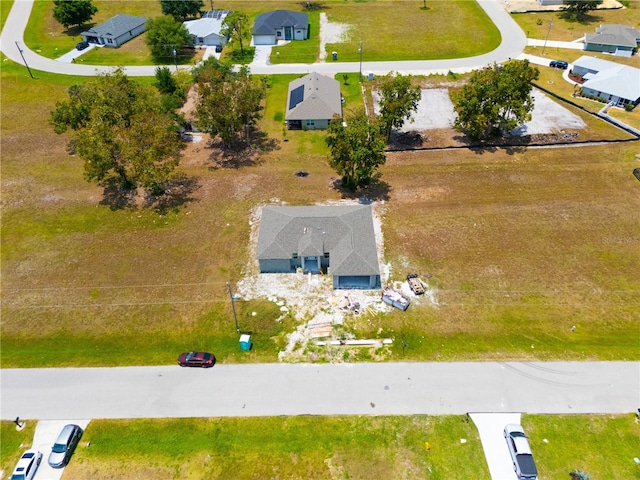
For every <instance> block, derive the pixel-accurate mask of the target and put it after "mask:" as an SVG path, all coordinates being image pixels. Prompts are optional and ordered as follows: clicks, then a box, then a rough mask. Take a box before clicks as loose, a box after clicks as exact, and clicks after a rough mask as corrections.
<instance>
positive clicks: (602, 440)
mask: <svg viewBox="0 0 640 480" xmlns="http://www.w3.org/2000/svg"><path fill="white" fill-rule="evenodd" d="M522 423H523V425H524V428H525V430H526V432H527V434H528V435H529V437H530V441H531V448H532V451H533V454H534V457H535V460H536V464H537V466H538V470H539V472H540V476H539V478H540V480H551V479H560V478H565V477H567V478H568V476H569V475H568V474H569V472H571V471H573V470H576V469H577V470H583V471H585V472H586V473H588V474H589V475H591V478H593V479H597V478H607V479H609V478H611V479H612V478H616V479H617V478H624V479H633V478H640V475H639V472H638V467H637V465H636V464H635V463H634V461H633V458H634V457H635V456H637V451H636V449H635V446H636V445H638V442H640V428H639V427H638V422H637V420H636V419H635V416H634V415H633V414H628V415H523V418H522ZM1 428H2V439H3V441H2V450H1V452H2V459H1V461H0V466H1V468H2V469H3V470H4V471H5V472H8V471H11V469H12V468H13V465H14V464H15V462H16V460H17V459H18V457H19V456H20V454H21V452H22V451H23V450H24V449H26V448H28V446H29V445H30V443H31V439H32V438H33V432H34V430H35V422H34V421H28V422H27V425H26V427H25V429H24V430H22V431H21V432H17V431H16V430H15V425H14V424H13V423H12V422H8V421H4V422H2V423H1ZM461 439H465V440H466V442H465V443H462V442H461V441H460V440H461ZM87 442H90V443H91V445H90V446H87ZM427 444H429V445H428V449H427ZM20 445H22V446H20ZM505 448H506V446H505ZM65 471H66V473H65V475H66V476H69V477H70V478H93V479H96V480H101V479H107V478H114V477H117V478H146V479H150V480H153V479H164V478H193V479H199V478H205V477H206V478H212V479H227V478H274V477H278V478H282V479H293V478H310V479H316V478H317V479H321V478H351V479H363V480H366V479H370V478H391V479H396V478H397V479H400V478H426V479H432V480H436V479H438V480H450V479H452V478H489V471H488V467H487V463H486V460H485V456H484V451H483V449H482V445H481V443H480V439H479V435H478V432H477V429H476V427H475V425H474V424H473V422H469V423H467V422H466V421H465V417H464V416H440V417H430V416H421V415H418V416H406V417H404V416H398V417H389V416H342V417H324V416H312V417H308V416H299V417H251V418H209V419H207V418H204V419H162V420H159V419H154V420H144V419H138V420H92V421H91V423H90V424H89V426H88V427H87V430H86V431H85V434H84V436H83V438H82V441H81V442H80V444H79V446H78V449H77V450H76V453H75V454H74V456H73V459H72V461H71V463H70V464H69V466H68V467H67V469H66V470H65Z"/></svg>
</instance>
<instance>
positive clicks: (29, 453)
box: [22, 452, 33, 458]
mask: <svg viewBox="0 0 640 480" xmlns="http://www.w3.org/2000/svg"><path fill="white" fill-rule="evenodd" d="M31 457H33V453H31V452H27V453H25V454H24V455H22V458H31Z"/></svg>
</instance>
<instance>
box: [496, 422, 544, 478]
mask: <svg viewBox="0 0 640 480" xmlns="http://www.w3.org/2000/svg"><path fill="white" fill-rule="evenodd" d="M504 438H505V439H506V440H507V445H508V447H509V453H510V454H511V461H512V462H513V470H514V471H515V472H516V475H517V476H518V479H519V480H537V478H538V469H537V468H536V463H535V462H534V461H533V455H532V454H531V447H530V446H529V438H528V437H527V436H526V435H525V434H524V430H523V428H522V425H517V424H514V423H512V424H509V425H507V426H506V427H504Z"/></svg>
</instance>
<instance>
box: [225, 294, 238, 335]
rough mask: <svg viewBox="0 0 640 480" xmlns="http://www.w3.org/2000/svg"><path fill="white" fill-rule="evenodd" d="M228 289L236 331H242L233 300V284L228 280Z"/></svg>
mask: <svg viewBox="0 0 640 480" xmlns="http://www.w3.org/2000/svg"><path fill="white" fill-rule="evenodd" d="M227 291H228V292H229V298H230V299H231V309H232V310H233V319H234V320H235V322H236V333H240V327H238V316H237V315H236V305H235V303H234V300H233V294H232V293H231V284H230V283H229V282H227Z"/></svg>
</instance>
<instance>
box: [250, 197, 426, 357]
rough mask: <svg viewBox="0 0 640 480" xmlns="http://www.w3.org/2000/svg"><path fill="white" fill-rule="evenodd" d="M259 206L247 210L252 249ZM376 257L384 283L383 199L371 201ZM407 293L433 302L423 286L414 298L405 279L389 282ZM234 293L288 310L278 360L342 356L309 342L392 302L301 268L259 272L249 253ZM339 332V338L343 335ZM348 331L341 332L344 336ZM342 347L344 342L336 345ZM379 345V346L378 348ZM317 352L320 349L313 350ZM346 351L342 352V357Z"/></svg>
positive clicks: (331, 335)
mask: <svg viewBox="0 0 640 480" xmlns="http://www.w3.org/2000/svg"><path fill="white" fill-rule="evenodd" d="M354 203H355V202H354V201H338V202H331V203H324V205H353V204H354ZM269 204H270V205H285V203H284V202H281V201H280V200H279V199H275V198H274V199H271V200H270V202H269ZM263 206H264V205H258V206H256V207H254V209H253V210H252V212H251V215H250V220H249V223H250V227H251V235H250V248H249V251H251V252H255V250H256V246H257V243H258V233H259V228H260V217H261V214H262V208H263ZM372 210H373V220H374V230H375V235H376V245H377V248H378V262H379V265H380V274H381V281H382V283H383V284H387V283H388V282H389V279H390V278H391V273H392V267H391V265H390V264H387V263H384V261H383V255H384V238H383V234H382V218H383V217H384V210H385V207H384V204H383V203H382V202H380V203H374V204H372ZM392 286H393V287H394V288H396V289H397V290H400V291H402V293H404V294H405V295H406V296H408V297H409V298H411V300H412V302H415V303H418V304H419V303H421V302H422V301H428V302H430V303H431V304H433V305H437V302H436V299H435V292H433V291H430V290H427V292H428V295H425V296H423V297H422V298H418V297H415V296H414V295H413V294H412V292H411V291H410V289H409V286H408V284H407V282H393V285H392ZM237 293H238V295H239V296H240V297H242V298H245V299H254V298H266V299H268V300H270V301H272V302H274V303H276V305H279V306H280V310H281V312H282V316H283V317H284V316H285V315H291V316H292V317H293V318H295V319H296V320H297V321H298V322H299V325H298V327H297V329H296V330H295V331H294V332H292V333H291V334H290V335H289V336H288V339H287V346H286V348H285V349H284V350H283V351H281V352H280V355H279V358H280V361H285V362H304V361H318V360H320V359H322V360H325V361H330V362H335V361H344V360H345V355H337V356H336V355H335V351H331V350H330V349H326V350H318V349H317V348H315V346H314V345H313V344H312V342H313V341H314V340H316V339H319V338H328V339H335V335H334V327H335V326H337V325H343V324H344V323H345V321H346V320H348V319H349V318H353V317H358V316H363V315H367V314H375V313H378V312H388V311H390V310H391V308H392V307H390V306H389V305H387V304H386V303H384V302H382V299H381V297H380V291H379V290H334V289H333V286H332V279H331V276H329V275H311V274H304V273H289V274H276V273H268V274H265V273H262V274H261V273H259V266H258V262H257V260H255V259H254V258H252V259H251V260H250V261H249V263H248V264H247V265H246V267H245V270H244V272H243V278H242V280H240V281H239V282H238V284H237ZM344 335H345V334H344V333H341V338H340V339H344ZM352 337H353V336H352V335H349V334H346V338H347V339H351V338H352ZM310 346H311V347H313V348H311V349H309V347H310ZM340 348H342V349H346V348H347V347H346V346H345V347H340ZM378 348H382V349H384V348H385V347H378ZM319 352H320V353H319ZM348 357H349V355H348V354H347V355H346V358H347V359H348Z"/></svg>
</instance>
